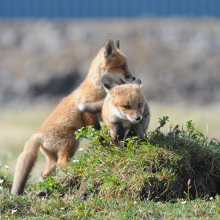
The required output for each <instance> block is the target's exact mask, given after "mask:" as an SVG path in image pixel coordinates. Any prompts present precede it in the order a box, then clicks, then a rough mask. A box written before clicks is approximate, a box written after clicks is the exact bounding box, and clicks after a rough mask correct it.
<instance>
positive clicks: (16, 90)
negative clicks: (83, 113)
mask: <svg viewBox="0 0 220 220" xmlns="http://www.w3.org/2000/svg"><path fill="white" fill-rule="evenodd" d="M219 17H220V1H218V0H178V1H176V0H121V1H118V0H92V1H91V0H80V1H79V0H62V1H61V0H44V1H39V0H22V1H20V0H0V165H1V164H2V165H9V166H10V167H11V169H12V170H13V169H14V168H13V167H14V164H15V161H16V159H17V157H18V155H19V154H20V153H21V151H22V149H23V147H24V144H25V142H26V141H27V140H28V139H29V137H30V135H31V134H32V133H33V132H34V131H35V130H36V129H37V128H38V127H39V126H40V125H41V124H42V122H43V121H44V119H45V118H46V117H47V116H48V115H49V114H50V113H51V112H52V110H53V109H54V108H55V107H56V105H57V104H58V103H59V101H60V100H61V99H62V97H64V96H66V95H68V94H69V93H70V92H71V91H73V90H74V89H75V88H77V87H78V86H79V84H80V83H81V82H82V81H83V79H84V78H85V76H86V75H87V72H88V69H89V67H90V64H91V61H92V59H93V58H94V57H95V56H96V54H97V52H98V50H99V49H100V48H101V47H102V46H103V45H104V44H105V42H106V41H107V39H109V38H113V39H120V40H121V51H122V52H123V53H124V54H125V55H126V56H127V58H128V64H129V68H130V71H131V72H132V74H133V75H134V76H136V77H137V78H140V79H142V81H143V84H144V86H143V89H144V92H145V95H146V98H147V100H148V102H149V106H150V108H151V115H152V116H151V122H150V127H149V130H150V131H152V130H154V129H155V128H156V127H157V123H158V118H162V117H163V116H169V117H170V123H172V124H174V125H176V124H177V123H178V124H179V125H180V126H183V127H184V126H185V123H186V121H188V120H192V121H193V122H194V123H195V126H196V129H198V130H200V131H202V132H204V135H206V136H208V137H209V140H210V139H211V138H217V139H220V71H219V70H220V20H219ZM166 131H167V128H166V129H165V132H166ZM84 146H85V142H83V143H82V144H81V147H83V148H85V147H84ZM78 156H79V154H77V155H76V157H78ZM44 165H45V159H44V157H43V156H42V155H40V158H39V163H38V165H37V168H36V169H35V171H34V172H35V173H39V171H40V170H43V166H44Z"/></svg>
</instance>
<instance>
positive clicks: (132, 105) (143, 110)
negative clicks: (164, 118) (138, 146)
mask: <svg viewBox="0 0 220 220" xmlns="http://www.w3.org/2000/svg"><path fill="white" fill-rule="evenodd" d="M134 83H135V84H124V85H120V86H115V87H112V86H110V85H109V84H104V88H105V90H106V92H107V97H106V98H105V99H104V100H100V101H97V102H94V103H81V104H79V105H78V108H79V109H80V110H81V111H86V112H90V113H99V112H102V120H103V122H104V123H105V124H106V126H107V127H108V128H109V129H110V133H111V136H112V137H113V138H114V139H117V138H119V139H120V140H121V139H124V138H125V136H126V134H127V133H128V131H129V128H131V127H135V128H136V130H137V133H138V135H139V137H140V138H144V135H145V131H146V129H147V128H148V124H149V120H150V109H149V106H148V104H147V102H146V100H145V98H144V96H143V93H142V91H141V85H142V82H141V80H139V79H138V80H136V81H135V82H134Z"/></svg>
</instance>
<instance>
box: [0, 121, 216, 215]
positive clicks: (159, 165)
mask: <svg viewBox="0 0 220 220" xmlns="http://www.w3.org/2000/svg"><path fill="white" fill-rule="evenodd" d="M165 121H166V118H165V117H164V118H162V119H161V120H160V122H159V124H160V126H159V127H158V129H155V130H154V131H153V132H150V133H149V134H148V138H147V139H146V140H139V139H138V138H137V137H135V136H134V137H130V138H128V139H127V140H126V142H120V143H113V142H112V140H111V137H110V135H109V134H108V131H107V130H106V128H105V127H103V129H102V130H101V131H93V129H92V128H91V127H87V129H86V130H84V131H83V130H80V131H78V132H77V136H78V138H87V139H89V140H90V141H91V142H90V144H89V146H88V147H87V150H86V152H85V151H84V154H82V155H81V157H80V158H78V160H76V159H73V161H74V162H71V163H69V164H67V165H66V166H65V167H64V168H63V169H60V170H58V171H57V174H56V175H55V176H51V177H48V178H47V179H46V180H45V181H44V182H39V183H38V184H36V182H35V181H34V180H31V181H29V183H28V184H27V186H26V194H25V195H22V196H17V195H10V188H11V183H12V176H11V174H10V172H9V171H7V170H6V169H5V168H4V167H3V168H2V169H1V171H0V179H1V180H3V182H2V183H1V184H2V188H1V189H0V190H1V191H2V192H1V196H0V207H1V208H0V215H1V217H2V218H21V219H23V218H28V219H48V218H51V219H198V218H199V219H219V217H220V202H219V199H220V197H219V196H218V195H217V193H219V187H218V186H219V181H220V152H219V150H220V142H218V141H217V140H216V139H212V140H207V138H206V137H205V135H204V134H203V133H202V132H200V131H198V130H197V129H196V128H195V126H194V124H193V123H192V121H188V122H187V123H186V126H184V127H186V129H182V127H181V126H176V125H175V126H172V125H169V126H168V127H167V128H166V129H165V130H168V132H162V131H161V130H163V128H162V127H163V126H164V123H165ZM189 180H190V181H189ZM39 190H40V191H41V193H43V194H44V195H42V196H39V195H37V194H36V193H37V192H38V191H39ZM30 194H31V195H30ZM13 210H16V211H13Z"/></svg>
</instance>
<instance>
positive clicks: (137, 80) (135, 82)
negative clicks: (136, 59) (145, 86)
mask: <svg viewBox="0 0 220 220" xmlns="http://www.w3.org/2000/svg"><path fill="white" fill-rule="evenodd" d="M133 84H138V85H139V86H140V87H142V81H141V80H140V79H136V80H135V81H134V82H133Z"/></svg>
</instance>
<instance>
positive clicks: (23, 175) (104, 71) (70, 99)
mask: <svg viewBox="0 0 220 220" xmlns="http://www.w3.org/2000/svg"><path fill="white" fill-rule="evenodd" d="M106 76H109V77H110V78H111V80H112V81H114V83H117V82H120V79H123V80H127V81H133V80H134V79H135V78H134V77H133V76H132V75H131V73H130V71H129V70H128V64H127V59H126V57H125V55H123V54H122V52H121V51H120V50H119V40H117V41H116V42H114V41H113V40H112V39H110V40H108V41H107V43H106V44H105V46H104V47H102V48H101V50H100V51H99V52H98V54H97V56H96V57H95V58H94V60H93V61H92V64H91V66H90V69H89V73H88V75H87V77H86V79H85V80H84V82H83V83H82V84H81V85H80V86H79V88H77V89H76V90H75V91H73V92H72V93H71V94H70V95H69V96H67V97H66V98H64V99H63V100H62V101H61V102H60V104H59V105H58V106H57V108H56V109H55V110H54V111H53V112H52V113H51V115H49V117H48V118H47V119H46V120H45V121H44V122H43V124H42V125H41V126H40V127H39V128H38V129H37V130H36V131H35V133H34V134H33V135H32V136H31V137H30V139H29V141H28V142H27V143H26V145H25V147H24V151H23V152H22V153H21V154H20V156H19V157H18V160H17V164H16V168H15V174H14V181H13V186H12V190H11V192H12V193H13V194H21V193H22V192H23V190H24V187H25V184H26V181H27V179H28V175H29V173H30V172H31V170H32V168H33V166H34V164H35V161H36V160H37V157H38V150H39V148H40V149H41V151H42V152H43V154H45V156H46V158H47V164H46V168H45V171H44V174H43V175H44V176H47V175H49V174H50V173H51V172H52V171H53V170H54V168H55V164H54V162H55V163H57V164H58V165H59V166H62V165H63V164H65V163H66V162H67V161H68V160H69V158H70V157H72V156H73V155H74V154H75V152H76V150H77V148H78V145H79V140H78V139H76V138H75V135H74V133H75V131H77V130H78V129H80V128H81V127H85V126H87V125H93V126H94V128H95V129H99V128H100V124H99V120H98V116H97V115H96V114H91V113H87V112H81V111H80V110H79V109H78V108H77V105H78V104H79V103H83V102H96V101H98V100H100V99H101V98H103V97H105V96H106V92H105V90H104V89H103V84H102V79H103V78H105V77H106ZM107 78H108V77H107Z"/></svg>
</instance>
